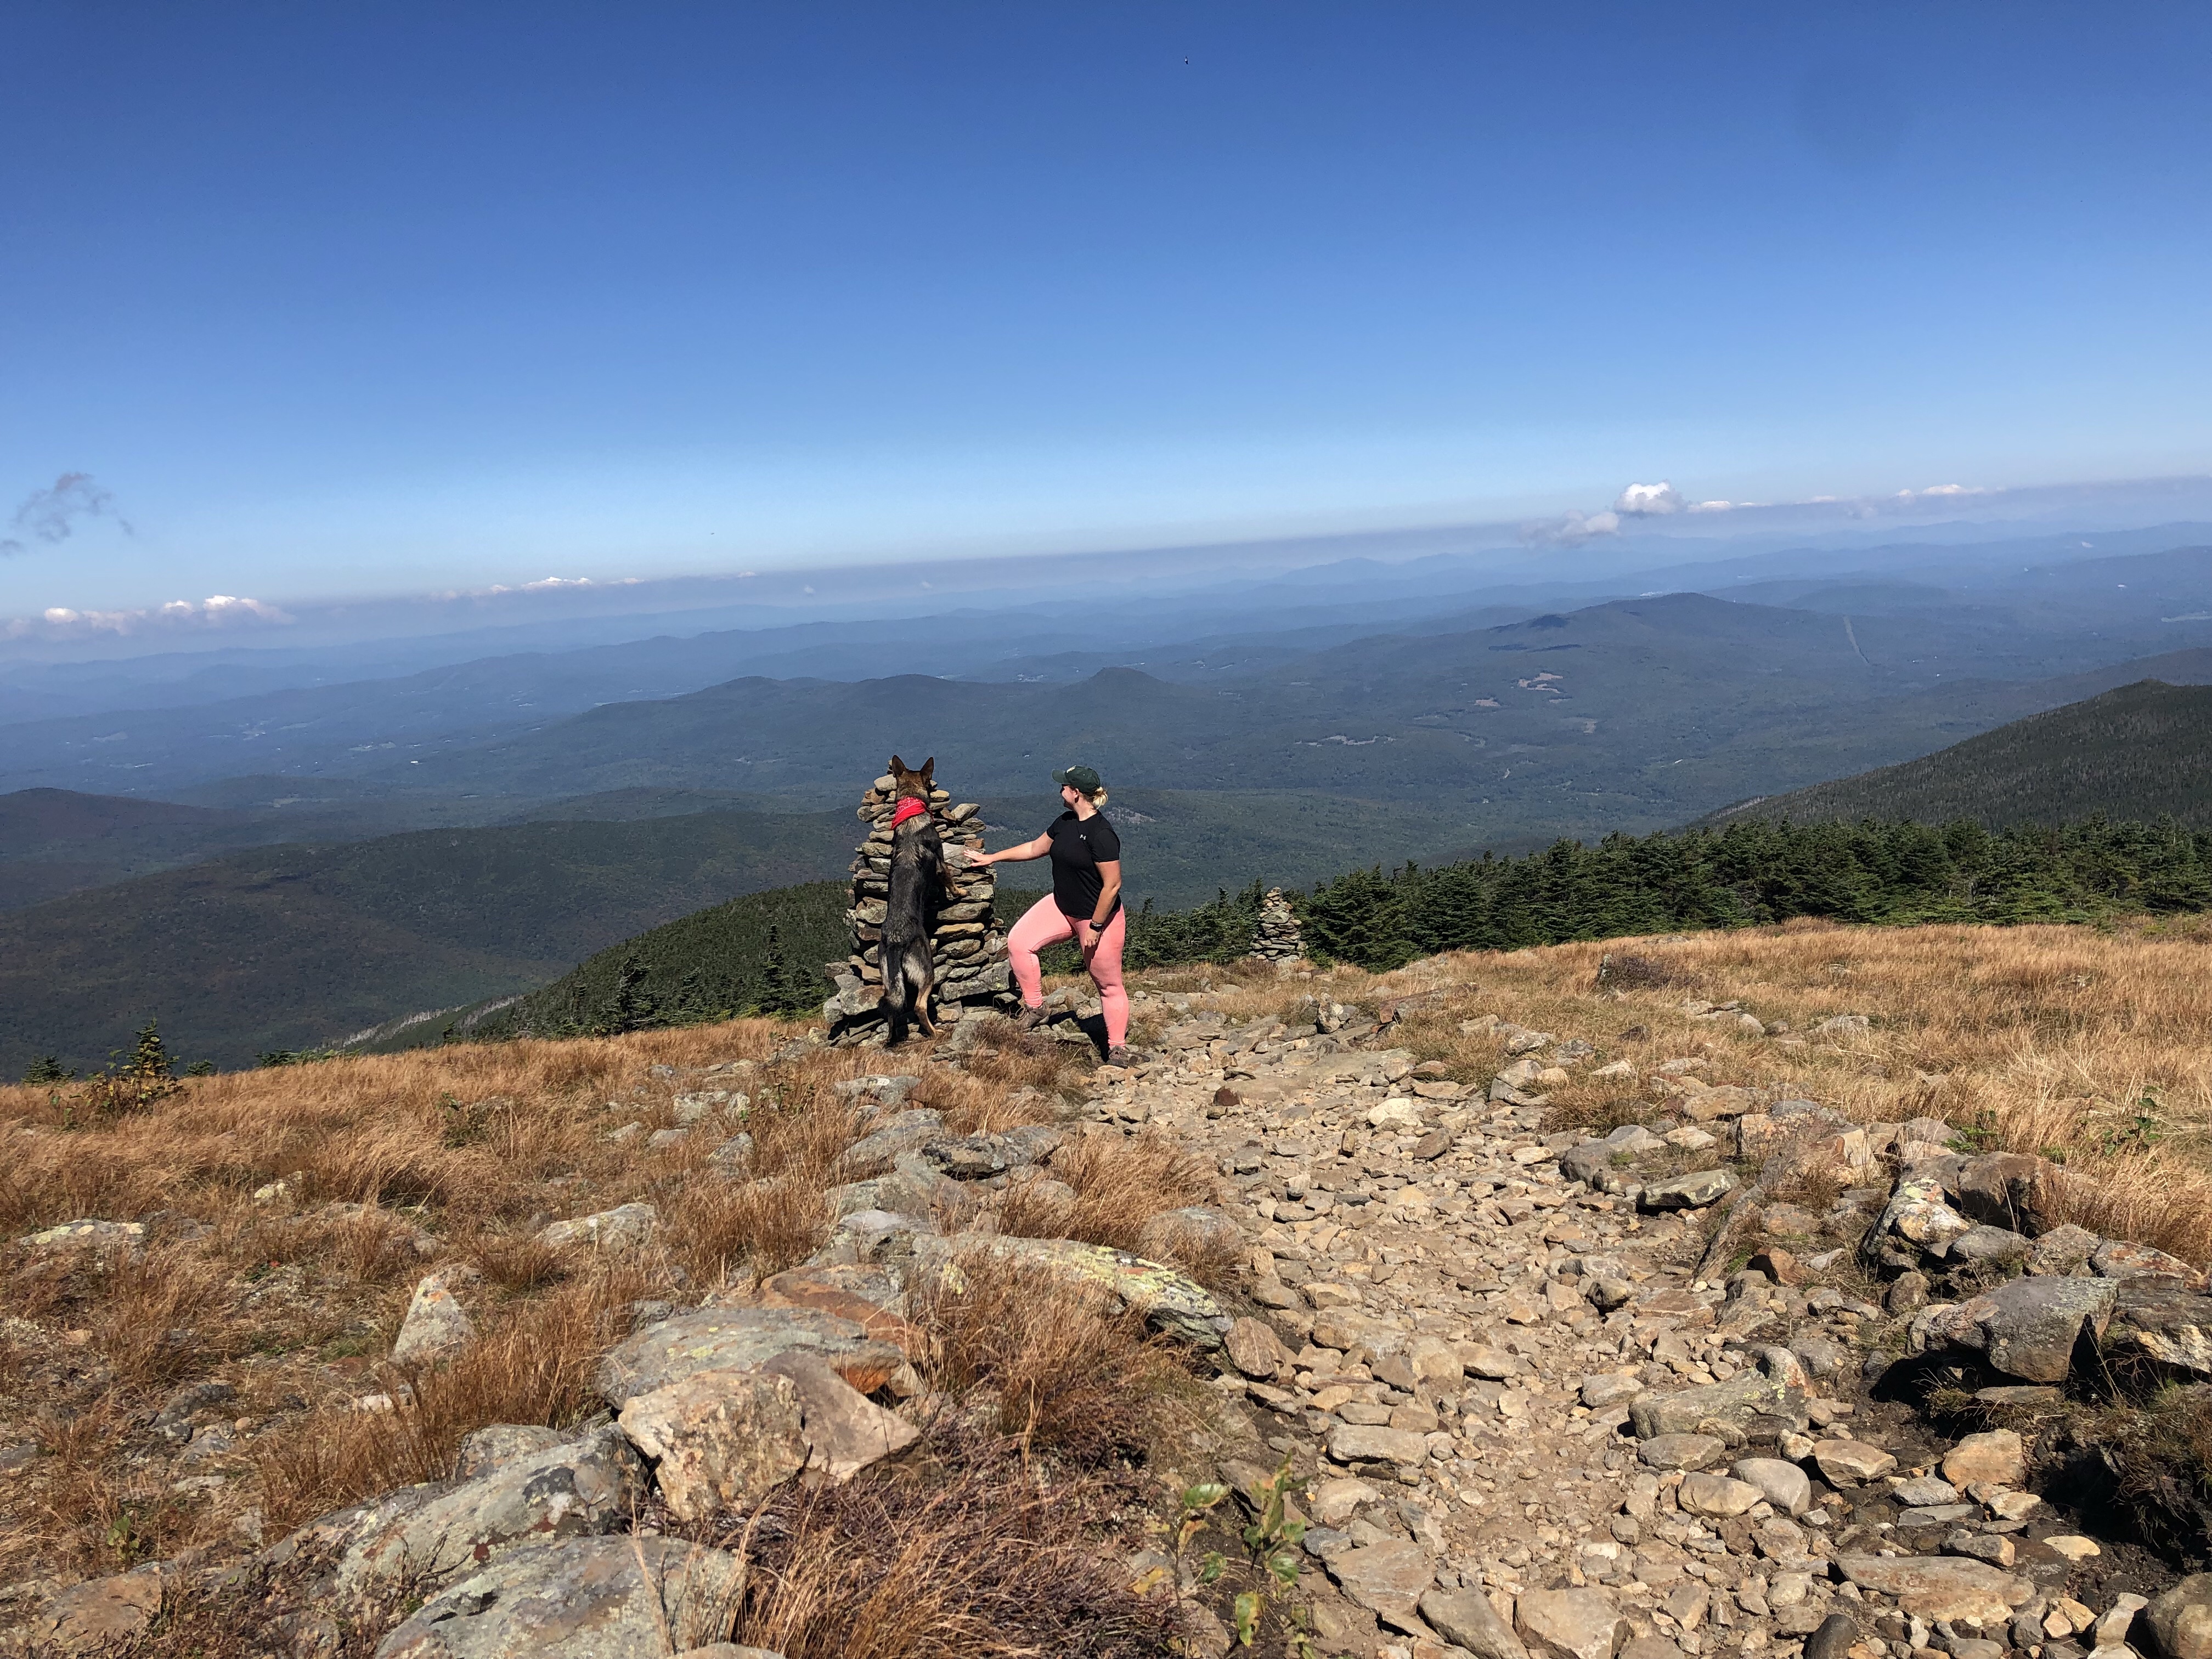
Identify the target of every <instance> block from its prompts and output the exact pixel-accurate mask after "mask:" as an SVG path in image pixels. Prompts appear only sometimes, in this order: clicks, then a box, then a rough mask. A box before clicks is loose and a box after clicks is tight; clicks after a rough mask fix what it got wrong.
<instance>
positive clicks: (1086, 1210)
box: [1000, 1130, 1220, 1250]
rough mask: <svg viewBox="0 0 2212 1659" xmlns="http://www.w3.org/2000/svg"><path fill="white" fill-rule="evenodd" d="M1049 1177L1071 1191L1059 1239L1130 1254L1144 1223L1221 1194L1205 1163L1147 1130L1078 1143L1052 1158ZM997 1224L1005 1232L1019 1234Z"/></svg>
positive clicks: (1208, 1166) (1210, 1200)
mask: <svg viewBox="0 0 2212 1659" xmlns="http://www.w3.org/2000/svg"><path fill="white" fill-rule="evenodd" d="M1052 1173H1053V1176H1054V1179H1056V1180H1059V1181H1063V1182H1066V1183H1067V1185H1069V1186H1070V1187H1073V1188H1074V1189H1075V1202H1074V1205H1073V1207H1072V1209H1070V1210H1069V1211H1068V1212H1066V1213H1065V1214H1064V1215H1063V1216H1062V1217H1060V1218H1059V1227H1058V1233H1059V1235H1060V1237H1066V1238H1079V1239H1081V1240H1083V1241H1084V1243H1087V1244H1105V1245H1109V1246H1111V1247H1112V1248H1113V1249H1117V1250H1133V1249H1136V1248H1137V1237H1138V1235H1139V1233H1141V1232H1142V1231H1144V1227H1145V1223H1146V1222H1147V1221H1149V1220H1151V1219H1152V1218H1153V1217H1154V1216H1155V1215H1158V1213H1159V1212H1161V1211H1163V1210H1178V1209H1182V1208H1184V1207H1186V1206H1190V1205H1194V1204H1210V1203H1212V1202H1213V1201H1214V1200H1216V1199H1217V1198H1218V1196H1219V1194H1220V1182H1218V1180H1217V1179H1216V1178H1215V1176H1214V1172H1213V1169H1212V1165H1211V1164H1209V1163H1208V1162H1207V1161H1206V1159H1204V1158H1200V1157H1199V1156H1197V1155H1196V1154H1195V1153H1194V1152H1192V1151H1191V1150H1190V1149H1189V1148H1188V1147H1186V1146H1182V1145H1181V1144H1179V1143H1178V1142H1176V1140H1174V1139H1171V1138H1170V1137H1169V1136H1166V1135H1164V1134H1159V1133H1154V1132H1152V1131H1150V1130H1147V1131H1146V1133H1143V1134H1140V1135H1137V1136H1134V1137H1133V1138H1130V1139H1123V1138H1121V1137H1120V1136H1111V1135H1097V1136H1093V1137H1091V1138H1090V1139H1085V1140H1080V1141H1078V1142H1076V1143H1075V1144H1073V1146H1067V1147H1066V1148H1063V1149H1062V1150H1061V1152H1060V1153H1059V1154H1058V1156H1056V1157H1055V1158H1054V1159H1053V1161H1052ZM1000 1225H1001V1226H1002V1227H1004V1229H1005V1231H1008V1232H1014V1231H1019V1230H1020V1229H1019V1228H1018V1226H1017V1225H1008V1224H1006V1223H1004V1222H1002V1223H1001V1224H1000Z"/></svg>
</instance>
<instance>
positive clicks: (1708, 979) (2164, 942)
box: [1140, 918, 2212, 1262]
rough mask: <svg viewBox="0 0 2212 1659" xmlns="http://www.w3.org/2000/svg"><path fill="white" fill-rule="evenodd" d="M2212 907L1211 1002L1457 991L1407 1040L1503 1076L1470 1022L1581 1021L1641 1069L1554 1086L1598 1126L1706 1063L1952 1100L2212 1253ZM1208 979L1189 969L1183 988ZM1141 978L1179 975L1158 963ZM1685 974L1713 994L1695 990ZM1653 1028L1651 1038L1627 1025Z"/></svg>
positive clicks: (1462, 959) (1824, 1091)
mask: <svg viewBox="0 0 2212 1659" xmlns="http://www.w3.org/2000/svg"><path fill="white" fill-rule="evenodd" d="M1608 951H1611V952H1614V953H1616V954H1632V955H1634V956H1637V957H1642V958H1644V959H1646V960H1648V961H1650V963H1653V964H1654V965H1655V967H1656V968H1657V969H1659V970H1660V972H1659V975H1658V977H1662V978H1673V979H1674V980H1676V981H1678V982H1675V983H1668V984H1663V985H1662V984H1643V985H1632V986H1631V987H1626V988H1620V987H1609V988H1607V989H1605V990H1601V989H1600V987H1599V986H1598V983H1597V969H1598V962H1599V958H1600V957H1602V956H1603V955H1605V954H1606V953H1607V952H1608ZM2208 969H2212V923H2208V922H2206V921H2201V920H2198V919H2194V918H2191V919H2188V920H2185V921H2179V922H2172V923H2166V924H2150V923H2138V924H2132V925H2128V926H2124V927H2112V928H2107V929H2100V928H2094V927H1912V928H1876V927H1840V926H1837V925H1834V924H1831V923H1823V922H1793V923H1790V924H1788V925H1786V926H1784V927H1773V928H1754V929H1746V930H1743V931H1741V932H1732V933H1700V934H1691V935H1687V936H1682V935H1674V936H1669V937H1666V938H1662V939H1640V940H1623V939H1615V940H1608V941H1605V942H1603V943H1593V944H1587V945H1557V946H1552V947H1548V948H1546V949H1541V950H1533V951H1512V952H1506V953H1498V954H1475V953H1468V954H1462V955H1457V956H1450V957H1433V958H1431V959H1429V960H1427V961H1424V962H1419V963H1414V964H1413V965H1412V966H1410V967H1408V968H1406V969H1402V970H1401V971H1400V972H1398V973H1395V974H1390V975H1381V976H1373V975H1366V974H1363V973H1360V972H1359V971H1358V970H1357V969H1336V970H1333V971H1330V972H1326V973H1317V974H1316V975H1313V976H1312V977H1310V978H1307V979H1290V980H1275V981H1257V982H1255V981H1251V980H1249V979H1248V978H1246V977H1243V976H1241V975H1222V974H1219V973H1218V972H1217V973H1215V974H1214V975H1212V980H1213V983H1214V987H1215V992H1216V996H1215V1000H1216V1003H1217V1004H1218V1005H1220V1006H1225V1007H1226V1008H1227V1009H1228V1010H1229V1012H1231V1013H1232V1014H1237V1015H1251V1014H1257V1013H1261V1012H1284V1011H1285V1010H1286V1009H1287V1008H1288V1007H1289V1006H1290V1005H1291V1004H1292V1003H1294V1002H1296V1001H1297V999H1298V998H1299V997H1301V996H1303V995H1305V994H1309V993H1310V994H1315V995H1317V996H1328V997H1334V998H1335V999H1336V1000H1340V1001H1344V1002H1347V1003H1357V1004H1361V1005H1364V1006H1368V1007H1370V1008H1371V1007H1373V1006H1376V1003H1377V1002H1379V1001H1380V1000H1383V999H1384V998H1386V997H1389V996H1392V995H1399V994H1405V993H1407V992H1409V991H1419V990H1428V989H1436V990H1441V991H1443V993H1444V994H1445V995H1444V1000H1443V1006H1441V1007H1439V1008H1436V1009H1432V1010H1428V1011H1425V1012H1419V1013H1415V1014H1412V1015H1409V1016H1408V1017H1407V1018H1406V1019H1404V1020H1403V1021H1402V1022H1401V1024H1399V1025H1398V1026H1397V1027H1396V1028H1395V1041H1397V1042H1401V1043H1404V1044H1405V1045H1406V1046H1407V1047H1410V1048H1413V1049H1414V1050H1415V1052H1417V1053H1418V1054H1420V1055H1421V1056H1422V1057H1423V1058H1425V1059H1436V1060H1442V1061H1443V1062H1445V1063H1446V1064H1447V1065H1448V1066H1449V1067H1450V1070H1451V1074H1452V1075H1454V1076H1456V1077H1461V1078H1464V1079H1470V1080H1472V1079H1479V1078H1486V1077H1487V1076H1488V1075H1489V1074H1490V1073H1491V1072H1492V1071H1493V1070H1494V1069H1495V1068H1496V1066H1497V1065H1498V1061H1499V1060H1500V1059H1501V1058H1502V1054H1503V1049H1502V1045H1501V1044H1500V1043H1499V1042H1498V1041H1497V1040H1495V1039H1492V1038H1489V1037H1471V1036H1462V1035H1461V1034H1460V1031H1459V1024H1460V1022H1461V1021H1462V1020H1464V1019H1467V1018H1469V1017H1471V1016H1473V1015H1475V1014H1480V1013H1492V1014H1496V1015H1498V1016H1499V1017H1500V1018H1505V1019H1510V1020H1512V1021H1515V1022H1516V1023H1518V1024H1523V1025H1528V1026H1532V1027H1534V1028H1536V1029H1538V1030H1547V1031H1551V1032H1553V1033H1556V1034H1557V1035H1559V1036H1586V1037H1588V1038H1589V1039H1590V1040H1591V1041H1593V1042H1595V1043H1596V1044H1597V1045H1598V1048H1599V1050H1600V1053H1599V1056H1598V1058H1599V1060H1601V1061H1603V1060H1617V1059H1626V1060H1630V1061H1631V1062H1632V1064H1633V1065H1635V1066H1636V1067H1637V1068H1638V1073H1639V1075H1638V1078H1636V1079H1625V1080H1620V1081H1616V1082H1606V1081H1601V1080H1595V1079H1590V1078H1589V1075H1588V1073H1589V1071H1590V1070H1591V1069H1594V1068H1593V1067H1590V1066H1585V1067H1583V1068H1580V1069H1579V1070H1578V1071H1577V1078H1576V1081H1575V1082H1574V1083H1573V1084H1571V1085H1568V1086H1566V1087H1565V1088H1562V1089H1559V1090H1558V1091H1553V1092H1554V1100H1555V1102H1556V1103H1557V1104H1558V1107H1559V1110H1560V1111H1562V1112H1563V1113H1565V1114H1567V1115H1571V1117H1572V1118H1573V1119H1574V1120H1575V1121H1582V1122H1588V1123H1592V1124H1604V1123H1607V1122H1609V1121H1625V1120H1626V1118H1628V1117H1631V1116H1638V1115H1645V1113H1646V1112H1647V1111H1648V1104H1647V1103H1650V1101H1652V1100H1653V1099H1654V1098H1655V1097H1654V1095H1653V1093H1652V1090H1651V1084H1650V1073H1651V1068H1652V1067H1653V1066H1656V1065H1657V1064H1658V1063H1659V1062H1660V1061H1661V1060H1668V1059H1671V1058H1676V1057H1685V1056H1700V1057H1703V1058H1704V1059H1705V1060H1706V1061H1707V1062H1708V1063H1707V1065H1706V1066H1705V1069H1704V1070H1703V1072H1702V1073H1700V1074H1701V1075H1702V1076H1703V1077H1704V1078H1705V1080H1706V1081H1708V1082H1710V1083H1714V1084H1724V1083H1741V1084H1752V1085H1771V1086H1780V1087H1784V1088H1785V1089H1786V1090H1787V1091H1789V1092H1790V1093H1793V1094H1798V1095H1802V1096H1803V1097H1806V1098H1808V1099H1812V1100H1816V1101H1820V1102H1821V1103H1824V1104H1827V1105H1832V1106H1834V1107H1835V1108H1837V1109H1839V1110H1841V1111H1843V1112H1844V1113H1845V1114H1846V1115H1849V1116H1850V1117H1852V1118H1854V1119H1856V1120H1857V1121H1862V1122H1869V1123H1872V1122H1899V1121H1904V1120H1905V1119H1908V1118H1911V1117H1915V1116H1919V1115H1933V1116H1940V1117H1942V1118H1944V1119H1946V1120H1947V1121H1949V1122H1950V1123H1951V1124H1952V1125H1953V1126H1954V1127H1956V1128H1958V1129H1960V1130H1962V1131H1966V1132H1968V1133H1969V1135H1970V1137H1971V1139H1972V1140H1973V1141H1974V1142H1975V1143H1976V1144H1978V1145H1981V1146H1986V1147H1989V1148H1990V1149H1993V1150H2006V1151H2015V1152H2030V1153H2039V1154H2045V1155H2050V1156H2054V1157H2057V1158H2063V1161H2064V1162H2065V1164H2066V1166H2067V1168H2068V1169H2069V1170H2076V1171H2079V1172H2082V1173H2085V1174H2087V1175H2090V1176H2093V1177H2094V1178H2095V1180H2096V1181H2097V1182H2098V1183H2099V1186H2100V1193H2099V1194H2097V1195H2096V1196H2095V1197H2093V1198H2092V1199H2089V1200H2076V1201H2077V1202H2079V1203H2080V1204H2081V1214H2080V1217H2079V1218H2080V1219H2081V1222H2082V1225H2087V1226H2091V1227H2093V1228H2097V1229H2099V1230H2100V1231H2106V1232H2110V1233H2112V1234H2116V1235H2120V1236H2124V1237H2133V1238H2138V1239H2142V1240H2144V1241H2146V1242H2148V1243H2154V1244H2157V1245H2159V1246H2160V1247H2161V1248H2163V1249H2169V1250H2172V1251H2173V1252H2174V1253H2175V1254H2176V1255H2182V1256H2185V1257H2187V1258H2188V1259H2189V1260H2191V1261H2197V1262H2204V1261H2212V1156H2208V1154H2212V1045H2208V1042H2207V1037H2208V1036H2212V973H2208V971H2207V970H2208ZM1191 978H1192V975H1188V974H1185V975H1181V976H1179V979H1180V981H1181V982H1182V983H1184V984H1185V985H1187V984H1188V981H1190V979H1191ZM1140 982H1142V983H1144V984H1146V985H1147V986H1152V987H1153V988H1165V987H1166V986H1167V985H1168V984H1169V983H1171V982H1174V981H1169V980H1168V979H1167V978H1166V976H1161V979H1160V980H1159V981H1158V983H1157V984H1156V983H1155V981H1154V979H1153V976H1151V975H1146V976H1140ZM1685 984H1694V985H1695V986H1697V987H1698V989H1697V990H1696V991H1695V992H1694V993H1693V994H1694V995H1695V996H1696V997H1698V998H1701V999H1704V1000H1709V1001H1716V1002H1718V1001H1729V1000H1737V999H1741V1000H1742V1002H1743V1005H1744V1006H1745V1008H1746V1010H1747V1011H1748V1012H1751V1013H1753V1014H1754V1015H1756V1016H1757V1017H1758V1018H1760V1019H1761V1020H1763V1021H1765V1023H1767V1024H1769V1025H1770V1026H1771V1025H1775V1024H1788V1025H1789V1026H1790V1028H1791V1029H1792V1030H1793V1031H1795V1032H1798V1033H1802V1032H1804V1031H1805V1030H1807V1028H1808V1027H1809V1026H1810V1025H1812V1024H1814V1022H1816V1021H1818V1020H1820V1019H1823V1018H1826V1017H1828V1016H1830V1015H1832V1014H1839V1013H1858V1014H1865V1015H1867V1016H1868V1017H1869V1019H1870V1020H1871V1022H1872V1029H1871V1030H1867V1031H1864V1032H1859V1033H1855V1034H1850V1035H1845V1036H1838V1037H1830V1036H1814V1037H1812V1038H1810V1039H1809V1040H1807V1041H1804V1042H1792V1041H1790V1040H1789V1039H1788V1038H1787V1037H1785V1036H1767V1037H1763V1038H1760V1037H1752V1036H1747V1035H1745V1034H1744V1033H1742V1032H1741V1030H1736V1029H1734V1028H1731V1027H1728V1026H1725V1025H1723V1024H1721V1023H1719V1022H1716V1021H1710V1020H1704V1019H1699V1018H1695V1017H1693V1016H1692V1015H1690V1014H1688V1013H1686V1012H1684V1010H1683V1008H1682V1004H1683V1002H1684V1001H1685V1000H1686V998H1687V997H1688V996H1690V995H1692V993H1689V992H1686V991H1685V990H1684V989H1683V988H1682V987H1683V985H1685ZM1633 1028H1642V1030H1643V1033H1644V1035H1643V1036H1640V1037H1638V1036H1629V1037H1625V1036H1624V1034H1625V1033H1627V1032H1630V1031H1631V1030H1632V1029H1633Z"/></svg>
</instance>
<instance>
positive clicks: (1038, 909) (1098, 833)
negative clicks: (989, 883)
mask: <svg viewBox="0 0 2212 1659" xmlns="http://www.w3.org/2000/svg"><path fill="white" fill-rule="evenodd" d="M1052 781H1054V783H1056V784H1058V785H1059V786H1060V800H1061V801H1062V802H1063V803H1064V804H1065V805H1066V807H1067V811H1065V812H1062V813H1061V814H1060V816H1059V817H1056V818H1054V820H1053V821H1052V822H1051V823H1049V824H1048V825H1047V826H1046V827H1045V832H1044V833H1043V834H1042V835H1041V836H1038V837H1037V838H1036V840H1034V841H1025V842H1023V843H1022V844H1021V845H1020V846H1018V847H1009V848H1006V851H1004V852H1003V853H977V854H972V855H971V857H970V859H969V862H971V863H974V864H1026V863H1028V862H1029V861H1030V860H1031V859H1041V858H1045V857H1050V858H1051V860H1052V891H1050V892H1049V893H1047V894H1046V895H1045V896H1043V897H1042V898H1041V899H1039V900H1038V901H1037V902H1036V903H1035V904H1033V905H1031V906H1030V908H1029V913H1028V914H1027V915H1024V916H1023V918H1022V919H1021V920H1020V921H1018V922H1016V923H1015V924H1014V927H1013V931H1012V933H1008V934H1007V935H1006V954H1007V955H1008V956H1009V957H1012V959H1013V969H1014V978H1015V979H1016V980H1017V981H1019V982H1020V984H1021V987H1022V1003H1023V1008H1022V1022H1021V1024H1022V1030H1024V1031H1027V1030H1034V1029H1035V1028H1036V1025H1037V1024H1038V1022H1040V1021H1041V1020H1042V1019H1043V1018H1044V974H1043V970H1042V969H1040V968H1039V967H1038V966H1037V952H1038V951H1042V950H1043V949H1044V948H1045V947H1046V946H1047V945H1058V944H1059V943H1060V941H1061V940H1063V939H1073V940H1074V941H1075V943H1076V947H1077V948H1078V949H1079V950H1080V951H1082V952H1083V965H1084V967H1085V969H1086V970H1088V971H1089V973H1090V975H1091V983H1092V984H1093V985H1096V986H1097V987H1098V1000H1099V1001H1100V1003H1101V1004H1103V1006H1104V1008H1105V1013H1106V1063H1107V1064H1108V1065H1109V1066H1127V1065H1128V1064H1129V1063H1130V1058H1131V1057H1130V1054H1129V994H1128V993H1127V991H1125V990H1123V989H1122V988H1121V939H1122V937H1123V935H1124V934H1125V933H1127V918H1126V917H1125V916H1124V915H1123V914H1122V910H1121V837H1120V836H1117V835H1115V833H1114V826H1113V825H1112V824H1110V823H1107V822H1106V818H1105V816H1104V814H1103V813H1101V812H1100V811H1099V810H1098V809H1099V808H1100V807H1102V806H1103V805H1105V804H1106V786H1105V785H1103V784H1102V783H1101V782H1099V781H1098V774H1097V773H1096V772H1094V771H1092V770H1091V769H1090V768H1089V767H1087V766H1071V767H1069V768H1068V769H1066V771H1064V772H1055V773H1054V774H1053V775H1052Z"/></svg>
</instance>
